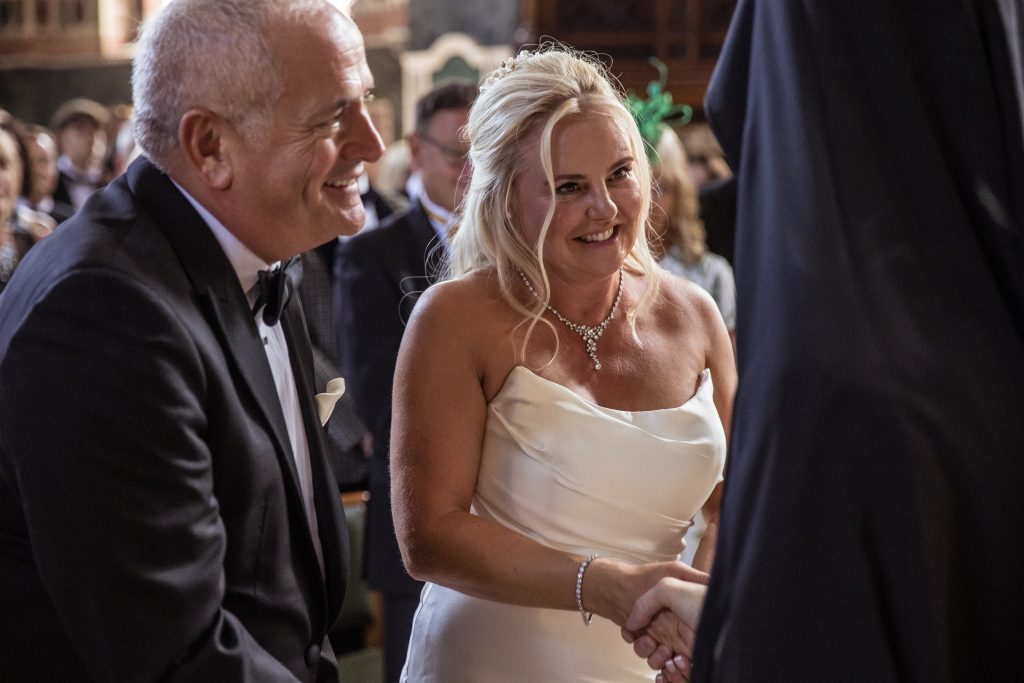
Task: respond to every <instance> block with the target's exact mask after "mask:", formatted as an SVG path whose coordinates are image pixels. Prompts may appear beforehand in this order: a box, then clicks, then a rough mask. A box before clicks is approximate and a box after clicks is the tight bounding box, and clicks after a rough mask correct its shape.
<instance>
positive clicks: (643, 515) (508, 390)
mask: <svg viewBox="0 0 1024 683" xmlns="http://www.w3.org/2000/svg"><path fill="white" fill-rule="evenodd" d="M467 135H468V137H469V140H470V143H471V151H470V158H471V160H472V163H473V167H474V170H473V177H472V180H471V184H470V188H469V190H468V194H467V197H466V201H465V204H464V207H463V216H462V221H461V226H460V228H459V232H458V234H457V235H456V236H455V238H454V240H453V242H452V263H451V266H452V268H451V270H452V273H451V278H450V279H449V280H448V281H446V282H443V283H441V284H439V285H437V286H435V287H432V288H431V289H430V290H428V292H427V293H426V294H425V295H424V297H423V298H422V299H421V300H420V302H419V304H418V306H417V307H416V310H415V313H414V315H413V318H412V320H411V321H410V323H409V327H408V329H407V331H406V334H405V338H404V340H403V343H402V348H401V351H400V354H399V359H398V367H397V371H396V375H395V391H394V421H393V428H392V443H391V452H392V505H393V508H394V511H395V522H396V528H397V532H398V536H399V542H400V545H401V548H402V554H403V558H404V560H405V563H406V567H407V569H408V571H409V572H410V573H411V574H412V575H413V576H414V577H415V578H417V579H422V580H425V581H427V582H429V583H428V584H427V586H426V587H425V589H424V591H423V594H422V597H421V602H420V607H419V610H418V612H417V615H416V619H415V622H414V625H413V634H412V639H411V641H410V646H409V653H408V658H407V662H406V669H405V674H404V676H405V679H406V680H408V681H444V682H445V683H451V682H453V681H473V682H480V681H556V680H573V681H650V680H652V679H653V678H654V675H655V672H654V671H652V670H651V669H650V668H649V667H648V665H647V663H646V662H644V661H643V660H642V659H640V658H638V657H637V656H636V655H635V654H634V653H633V649H632V648H631V647H630V645H628V644H626V643H625V642H623V640H622V638H621V636H620V626H621V625H622V624H623V623H624V621H625V619H626V617H627V616H628V615H629V613H630V611H631V610H632V608H633V606H634V603H635V602H636V600H637V598H638V597H639V596H641V595H642V594H644V593H645V592H646V591H647V590H648V589H650V588H651V587H652V586H654V585H655V584H656V583H657V582H658V581H659V580H660V579H662V578H664V577H675V578H677V579H682V580H686V581H693V582H698V583H699V582H703V581H704V580H705V579H706V573H705V572H707V571H708V570H709V569H710V566H711V560H712V557H713V552H714V541H715V528H716V523H717V518H718V505H719V497H720V489H721V482H722V471H723V465H724V459H725V447H726V436H725V435H726V434H727V433H728V427H729V415H730V406H731V402H732V396H733V392H734V389H735V384H736V373H735V367H734V361H733V355H732V348H731V345H730V342H729V335H728V333H727V332H726V330H725V327H724V325H723V323H722V317H721V315H719V313H718V310H717V308H716V306H715V302H714V301H713V300H712V299H711V297H710V296H709V295H708V294H707V293H706V292H704V291H703V290H702V289H701V288H700V287H698V286H696V285H694V284H692V283H689V282H687V281H685V280H683V279H682V278H677V277H674V276H672V275H669V274H668V273H665V272H664V271H662V270H661V269H659V268H657V267H656V265H655V263H654V260H653V259H652V257H651V255H650V252H649V250H648V247H647V242H646V236H645V225H646V222H647V219H648V214H649V212H650V206H651V177H650V167H649V164H648V162H647V157H646V154H645V152H644V150H643V147H642V142H641V139H640V135H639V133H638V131H637V129H636V125H635V124H634V123H633V120H632V118H631V117H630V115H629V113H628V112H627V111H626V109H625V108H624V107H623V104H622V98H621V96H620V93H619V92H617V91H616V90H615V88H614V87H613V86H612V85H611V83H610V81H609V79H608V77H607V75H606V73H605V71H604V70H603V69H602V67H601V66H600V65H597V64H596V63H595V62H593V61H591V60H589V59H586V58H582V57H580V56H579V55H577V54H575V53H572V52H570V51H568V50H565V49H562V48H546V49H543V50H541V51H540V52H536V53H521V54H520V55H519V56H518V57H516V58H514V59H511V60H509V61H508V62H506V64H505V65H503V67H502V68H501V69H499V70H497V71H496V72H495V73H494V74H492V75H491V77H490V78H489V79H488V80H487V81H485V83H484V86H483V87H482V89H481V94H480V96H479V98H478V99H477V101H476V103H475V104H474V105H473V108H472V110H471V112H470V117H469V123H468V125H467ZM698 510H702V511H703V514H704V517H705V519H706V520H708V524H709V532H708V533H707V534H706V535H705V537H704V540H703V541H702V547H701V548H699V550H698V552H697V555H696V558H695V560H694V566H693V567H690V566H687V565H685V564H683V563H681V562H679V561H678V556H679V554H680V552H681V550H682V542H683V541H682V539H683V536H684V534H685V533H686V529H687V528H688V526H689V525H690V524H691V523H692V518H693V515H694V514H695V513H696V512H697V511H698ZM692 626H693V625H689V626H686V627H682V628H681V627H680V624H679V622H677V621H676V620H675V618H674V617H672V616H671V615H670V614H669V613H664V614H662V615H661V616H659V617H658V618H657V619H655V620H654V622H653V623H652V625H651V626H650V628H649V629H648V632H649V635H650V636H651V637H652V638H654V639H655V640H656V641H657V642H658V643H660V644H661V645H660V648H661V651H660V652H659V653H656V655H655V657H661V660H664V659H665V658H667V656H668V655H669V654H674V655H681V656H682V657H684V658H685V656H686V655H687V654H688V653H689V647H690V646H691V645H692V636H693V633H692ZM680 661H683V662H684V663H685V660H680V659H676V660H670V661H669V663H668V664H667V666H669V667H672V666H673V664H672V662H680Z"/></svg>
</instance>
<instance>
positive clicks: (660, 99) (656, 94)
mask: <svg viewBox="0 0 1024 683" xmlns="http://www.w3.org/2000/svg"><path fill="white" fill-rule="evenodd" d="M649 61H650V62H651V64H653V65H654V67H655V68H656V69H657V70H658V75H659V78H658V80H656V81H651V82H650V83H648V84H647V100H646V101H645V100H643V99H642V98H640V97H639V96H638V95H636V94H635V93H634V92H633V91H630V92H629V93H628V94H627V95H626V108H627V109H629V113H631V114H632V115H633V120H634V121H636V126H637V128H639V129H640V136H641V137H642V138H643V139H644V142H646V143H647V156H648V157H650V158H652V160H653V157H654V150H655V149H656V148H657V146H658V140H660V139H661V124H663V123H666V124H668V125H670V126H683V125H686V124H687V123H689V122H690V120H691V119H692V118H693V107H691V106H690V105H688V104H672V95H671V93H667V92H664V90H665V83H666V82H667V81H668V68H666V66H665V64H664V63H663V62H662V61H661V60H660V59H658V58H657V57H651V58H650V60H649Z"/></svg>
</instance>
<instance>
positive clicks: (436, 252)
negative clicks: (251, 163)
mask: <svg viewBox="0 0 1024 683" xmlns="http://www.w3.org/2000/svg"><path fill="white" fill-rule="evenodd" d="M475 97H476V88H475V87H473V86H471V85H468V84H465V83H458V82H450V83H445V84H442V85H439V86H437V87H436V88H434V89H433V90H431V91H430V92H429V93H427V94H426V95H425V96H423V98H421V99H420V101H419V102H417V104H416V129H415V131H413V132H412V133H410V134H409V135H408V136H407V138H406V139H407V141H408V143H409V148H410V153H411V158H412V166H413V168H414V169H415V170H417V171H419V173H420V174H421V176H422V178H423V189H424V192H423V194H422V195H421V196H420V197H419V198H418V199H417V201H415V202H414V203H413V204H412V205H411V206H410V207H409V208H408V209H407V210H406V211H404V212H402V213H400V214H397V215H396V216H393V217H392V218H391V220H389V221H387V222H385V223H384V224H383V225H381V226H380V227H379V228H377V229H376V230H372V231H370V232H365V233H362V234H360V235H357V236H356V237H354V238H353V239H351V240H347V241H345V242H344V243H342V244H341V245H340V246H339V248H338V261H337V296H336V297H335V300H336V305H337V306H338V316H337V319H338V340H339V349H340V352H341V353H340V355H341V364H342V367H344V368H345V369H346V371H347V373H348V374H347V376H346V381H347V382H348V388H349V391H350V392H351V395H352V399H353V401H355V404H356V410H357V411H359V413H360V415H361V416H362V417H363V420H364V421H365V422H366V425H367V427H368V428H369V430H370V434H371V436H372V438H373V444H372V449H373V456H372V458H371V463H370V477H369V480H370V501H369V506H368V511H367V530H366V543H367V547H366V579H367V584H368V585H369V587H370V588H371V589H372V590H376V591H380V593H381V594H382V597H383V603H384V629H385V636H384V638H385V640H384V655H385V679H386V680H388V681H397V680H398V676H399V674H400V673H401V670H402V665H403V664H404V662H405V652H406V648H407V646H408V643H409V633H410V631H411V629H412V617H413V614H414V613H415V611H416V606H417V605H418V604H419V594H420V589H421V588H422V585H423V584H422V583H420V582H418V581H414V580H413V579H412V578H411V577H410V576H409V575H408V574H407V573H406V572H405V567H404V565H403V564H402V556H401V553H400V552H399V550H398V542H397V541H396V540H395V528H394V522H393V521H392V518H391V493H390V489H391V486H390V474H389V473H390V469H389V464H388V461H389V447H388V441H389V435H390V432H391V383H392V380H393V377H394V374H395V360H396V358H397V356H398V347H399V345H400V344H401V341H402V334H403V333H404V331H405V323H406V322H407V321H408V320H409V315H410V314H411V313H412V308H413V306H414V305H415V303H416V298H417V297H418V296H419V294H420V293H422V292H423V290H425V289H426V288H427V286H428V285H429V284H430V282H431V277H432V276H433V275H435V274H436V271H437V269H438V268H439V267H440V266H441V264H442V263H443V260H444V253H445V250H446V247H447V241H448V231H449V230H450V229H451V227H452V212H454V210H455V208H456V207H457V206H458V205H459V203H460V202H461V201H462V195H463V192H464V190H465V187H466V184H467V183H468V182H469V170H470V169H469V164H468V161H467V158H466V151H467V149H466V148H467V144H468V143H467V142H466V141H465V140H464V138H463V136H462V134H461V131H462V128H463V127H464V126H465V125H466V119H467V117H468V116H469V107H470V105H471V104H472V102H473V99H474V98H475Z"/></svg>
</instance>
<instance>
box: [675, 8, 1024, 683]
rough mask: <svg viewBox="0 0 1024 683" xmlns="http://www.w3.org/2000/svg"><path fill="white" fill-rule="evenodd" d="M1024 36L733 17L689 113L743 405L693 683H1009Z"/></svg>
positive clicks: (736, 418) (1019, 478)
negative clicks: (706, 172)
mask: <svg viewBox="0 0 1024 683" xmlns="http://www.w3.org/2000/svg"><path fill="white" fill-rule="evenodd" d="M1022 25H1024V3H1022V2H1021V0H1000V1H999V2H990V1H987V0H973V1H970V0H929V1H928V2H900V3H895V2H891V1H889V0H859V1H858V2H850V1H836V2H828V3H821V2H807V1H801V0H760V1H759V0H741V1H740V2H739V4H738V6H737V9H736V13H735V15H734V18H733V23H732V26H731V28H730V32H729V35H728V37H727V39H726V44H725V46H724V50H723V53H722V55H721V59H720V62H719V63H718V66H717V69H716V72H715V75H714V77H713V79H712V83H711V86H710V89H709V92H708V96H707V102H706V106H707V111H708V114H709V118H710V120H711V122H712V125H713V127H714V129H715V132H716V135H717V136H718V139H719V140H720V142H721V144H722V147H723V148H724V149H725V151H726V154H727V156H728V158H729V161H730V164H731V165H732V167H733V168H734V169H735V170H736V171H737V176H738V214H737V235H736V253H735V267H736V281H737V289H738V297H737V298H738V320H737V337H738V364H739V389H738V392H737V395H736V401H735V412H734V415H733V424H732V439H731V446H730V447H731V453H730V456H729V458H730V460H729V464H728V469H727V473H726V488H725V494H724V505H723V511H722V522H721V528H720V532H719V537H718V550H717V556H716V559H715V565H714V569H713V571H712V574H711V580H710V584H709V587H708V593H707V598H706V601H705V604H704V609H703V615H702V616H701V623H700V628H699V630H698V633H697V642H696V649H695V652H694V658H693V669H692V671H693V676H692V679H691V680H694V681H774V680H800V679H806V678H808V677H810V679H812V680H828V681H892V680H918V681H961V680H979V681H982V680H984V681H991V680H1021V677H1022V676H1024V647H1022V644H1024V583H1022V581H1021V576H1022V575H1024V543H1022V542H1021V540H1020V529H1021V528H1022V525H1024V494H1022V491H1021V489H1022V485H1024V240H1022V229H1024V142H1022V137H1024V136H1022V132H1024V126H1022V116H1021V111H1022V93H1024V86H1022V65H1021V55H1022V52H1024V50H1022V46H1024V38H1022V35H1024V34H1022V33H1021V31H1020V26H1022ZM1014 27H1016V28H1014Z"/></svg>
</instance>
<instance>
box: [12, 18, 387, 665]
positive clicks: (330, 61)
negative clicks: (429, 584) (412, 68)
mask: <svg viewBox="0 0 1024 683" xmlns="http://www.w3.org/2000/svg"><path fill="white" fill-rule="evenodd" d="M336 5H337V3H336V2H335V3H330V2H326V1H324V2H304V3H302V4H298V3H293V2H289V0H176V2H173V3H168V4H167V5H166V6H165V7H164V8H163V9H162V10H161V12H160V14H158V15H157V17H156V18H154V20H153V22H152V24H151V25H148V26H146V27H145V29H144V31H143V35H142V38H141V42H140V45H139V50H138V54H137V56H136V60H135V64H134V71H133V99H134V101H135V104H136V107H137V117H138V118H137V124H136V126H137V127H136V131H137V133H138V140H139V143H140V145H141V148H142V150H143V151H144V157H143V158H140V159H139V160H137V161H136V162H135V163H134V164H133V165H132V166H131V167H130V168H129V170H128V172H127V173H126V174H125V175H123V176H121V177H120V178H118V179H117V180H116V181H115V182H113V183H112V184H111V185H109V186H108V187H107V188H106V189H104V190H102V191H100V192H98V193H96V194H94V195H93V196H92V198H91V199H90V200H89V201H88V202H87V203H86V204H85V206H84V207H83V208H82V210H81V211H80V212H79V213H78V215H76V216H75V217H74V218H72V219H71V220H69V221H68V222H67V223H66V224H65V225H64V226H62V228H61V229H60V231H58V232H57V233H56V234H55V235H54V236H53V237H52V238H49V239H47V240H46V241H45V242H43V243H42V244H41V245H39V246H40V247H41V249H40V250H39V253H38V254H35V253H34V252H33V253H32V254H30V256H31V257H30V258H27V259H25V261H23V262H22V265H21V267H20V268H19V269H18V271H17V273H16V276H15V277H14V278H13V279H12V281H11V283H10V285H9V286H8V288H7V290H6V291H5V292H4V294H3V296H2V297H0V477H2V479H0V501H2V504H0V613H3V614H5V615H17V617H16V618H15V619H13V620H12V619H11V618H10V617H8V619H7V621H8V623H7V625H6V626H5V627H4V628H3V629H0V651H2V652H3V653H4V654H3V656H2V657H0V679H3V680H65V681H67V680H96V679H103V680H153V679H157V678H161V679H168V680H187V681H193V680H274V681H277V680H288V681H293V680H301V681H324V682H326V681H337V676H338V673H337V667H336V662H335V658H334V656H333V652H332V648H331V643H330V640H329V639H328V638H327V636H328V634H329V632H330V629H331V627H332V625H333V623H334V621H335V619H336V617H337V615H338V613H339V609H340V607H341V602H342V599H343V597H344V592H345V582H346V577H347V561H348V558H347V540H346V539H347V536H346V530H345V521H344V514H343V512H342V510H341V507H340V505H339V502H338V496H337V487H336V485H335V484H334V482H333V476H332V474H331V472H330V469H329V465H328V463H327V460H326V458H325V456H324V444H323V431H322V429H321V422H320V419H318V416H317V411H316V406H315V405H314V401H313V394H314V392H315V390H316V389H315V388H314V386H313V380H312V374H313V370H312V359H311V355H310V346H309V339H308V337H307V336H306V334H305V331H304V330H305V322H304V318H303V313H302V307H301V304H300V303H299V302H298V297H290V296H289V294H290V292H291V290H292V289H294V281H293V280H292V279H291V274H290V272H289V269H287V268H284V267H282V266H278V267H277V268H275V269H274V270H273V271H271V270H269V268H270V264H274V263H275V262H281V261H285V260H286V259H289V258H290V257H292V256H294V255H296V254H299V253H301V252H303V251H306V250H308V249H311V248H312V247H314V246H316V245H318V244H321V243H323V242H326V241H328V240H331V239H334V238H335V237H336V236H337V235H338V234H339V233H348V234H351V233H353V232H355V231H357V230H358V229H359V226H360V225H361V224H362V221H363V206H362V203H361V202H360V198H359V191H358V185H357V179H358V177H359V175H360V173H361V172H362V167H363V162H365V161H373V160H376V159H377V158H379V157H380V155H381V153H382V151H383V147H382V144H381V140H380V137H379V136H378V134H377V132H376V130H375V129H374V128H373V125H372V123H371V122H370V119H369V115H368V112H367V109H366V104H365V98H366V97H367V95H368V94H369V92H370V90H371V88H372V86H373V83H372V76H371V75H370V72H369V69H368V67H367V65H366V59H365V54H364V50H363V42H362V37H361V35H360V34H359V31H358V29H357V28H356V26H355V24H353V23H352V21H351V19H350V18H348V17H347V16H345V14H343V13H342V12H341V11H339V10H338V9H337V8H336ZM279 316H280V317H279Z"/></svg>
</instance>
